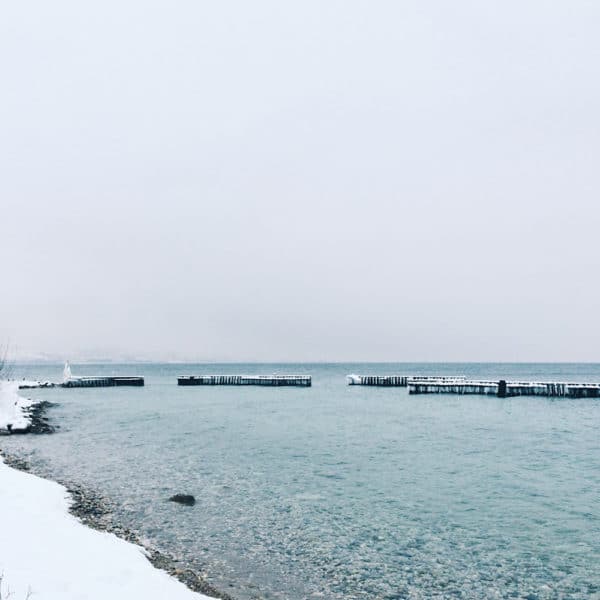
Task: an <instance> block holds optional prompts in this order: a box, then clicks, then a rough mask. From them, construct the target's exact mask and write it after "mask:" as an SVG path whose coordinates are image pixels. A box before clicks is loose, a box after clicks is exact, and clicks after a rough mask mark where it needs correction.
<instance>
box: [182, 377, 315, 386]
mask: <svg viewBox="0 0 600 600" xmlns="http://www.w3.org/2000/svg"><path fill="white" fill-rule="evenodd" d="M177 385H264V386H276V387H278V386H295V387H310V386H311V385H312V378H311V376H310V375H185V376H181V377H178V378H177Z"/></svg>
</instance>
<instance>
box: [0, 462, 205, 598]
mask: <svg viewBox="0 0 600 600" xmlns="http://www.w3.org/2000/svg"><path fill="white" fill-rule="evenodd" d="M69 501H70V500H69V496H68V493H67V491H66V490H65V488H64V487H62V486H61V485H59V484H57V483H54V482H51V481H46V480H45V479H40V478H39V477H36V476H34V475H30V474H28V473H23V472H21V471H17V470H15V469H11V468H10V467H8V466H7V465H6V464H5V463H4V462H3V461H2V459H1V458H0V532H1V538H0V540H1V541H0V574H2V573H3V574H4V583H3V589H2V592H3V593H4V594H6V593H7V588H10V592H11V593H12V595H11V599H14V600H25V598H26V596H27V594H28V592H29V591H31V598H35V599H38V600H75V599H77V600H136V599H138V598H139V599H140V600H141V599H143V600H202V599H207V596H203V595H201V594H196V593H194V592H192V591H190V590H189V589H188V588H186V587H185V586H184V585H183V584H182V583H179V582H178V581H177V580H175V579H173V578H172V577H170V576H169V575H167V573H165V572H164V571H159V570H158V569H155V568H154V567H153V566H152V565H151V564H150V563H149V562H148V560H147V559H146V557H145V555H144V551H143V549H142V548H140V547H139V546H135V545H133V544H130V543H128V542H125V541H123V540H121V539H119V538H117V537H116V536H115V535H113V534H110V533H105V532H99V531H95V530H93V529H89V528H87V527H85V526H84V525H82V524H81V523H80V522H79V521H77V519H75V517H73V516H72V515H70V514H69V512H68V507H69Z"/></svg>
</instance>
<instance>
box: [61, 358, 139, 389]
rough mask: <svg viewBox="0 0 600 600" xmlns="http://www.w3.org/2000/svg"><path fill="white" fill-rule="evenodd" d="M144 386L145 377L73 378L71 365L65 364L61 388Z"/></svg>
mask: <svg viewBox="0 0 600 600" xmlns="http://www.w3.org/2000/svg"><path fill="white" fill-rule="evenodd" d="M143 385H144V378H143V377H131V376H118V377H112V376H108V377H103V376H100V377H73V375H72V373H71V365H70V364H69V363H68V362H67V363H65V370H64V372H63V382H62V383H61V384H60V387H64V388H98V387H121V386H134V387H141V386H143Z"/></svg>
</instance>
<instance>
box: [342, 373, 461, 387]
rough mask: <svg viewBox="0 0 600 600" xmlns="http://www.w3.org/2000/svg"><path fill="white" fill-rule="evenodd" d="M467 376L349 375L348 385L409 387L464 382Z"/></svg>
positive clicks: (347, 378) (347, 377)
mask: <svg viewBox="0 0 600 600" xmlns="http://www.w3.org/2000/svg"><path fill="white" fill-rule="evenodd" d="M465 380H466V377H463V376H461V375H459V376H456V375H453V376H441V377H439V376H436V375H347V376H346V381H347V383H348V385H369V386H378V387H407V386H408V384H409V383H412V382H419V383H427V382H430V381H432V382H444V383H452V384H453V383H460V382H464V381H465Z"/></svg>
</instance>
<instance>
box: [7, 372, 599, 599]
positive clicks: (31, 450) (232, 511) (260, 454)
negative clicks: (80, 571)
mask: <svg viewBox="0 0 600 600" xmlns="http://www.w3.org/2000/svg"><path fill="white" fill-rule="evenodd" d="M73 371H74V374H75V375H85V374H106V375H108V374H114V375H119V374H122V375H126V374H140V375H144V376H145V377H146V386H145V387H144V388H140V389H134V388H120V389H119V388H105V389H84V390H82V389H70V390H65V389H53V390H31V391H28V392H27V393H28V395H30V396H32V397H35V398H41V399H45V400H50V401H53V402H56V403H58V406H56V407H54V408H52V409H51V411H50V417H51V419H52V422H53V423H55V424H58V425H59V426H60V429H59V432H58V433H57V434H55V435H50V436H22V437H11V438H6V439H3V440H2V442H1V443H2V446H3V447H6V448H7V449H8V450H13V451H18V452H22V453H24V454H25V455H27V456H28V457H29V458H30V460H31V461H32V462H33V463H34V464H35V465H36V466H37V467H38V468H41V469H42V470H43V471H44V472H45V473H47V474H48V475H51V476H54V477H60V478H63V479H67V480H71V481H74V482H79V483H82V484H85V485H88V486H91V487H93V488H95V489H97V490H98V491H100V492H102V493H104V494H105V495H107V496H108V497H109V498H111V499H112V500H114V501H115V502H116V503H117V505H118V517H119V519H120V520H122V521H123V522H124V524H126V525H128V526H130V527H133V528H135V529H137V530H138V531H140V532H141V534H142V535H143V536H145V537H146V538H147V539H149V540H150V541H152V542H153V543H155V544H156V545H157V546H159V547H160V548H162V549H164V550H167V551H169V552H173V553H175V554H176V555H177V556H180V557H182V558H183V559H184V560H185V561H186V562H187V563H189V564H190V565H192V566H194V567H195V568H197V569H198V570H200V571H201V572H202V573H204V574H205V575H206V577H207V579H209V580H210V582H211V583H213V584H214V585H215V586H216V587H218V588H221V589H223V590H225V591H228V592H229V593H231V594H232V595H233V596H235V597H236V598H239V599H240V600H250V599H252V598H265V599H267V598H268V599H279V600H302V599H305V598H311V599H313V598H314V599H316V598H327V599H334V600H337V599H339V600H341V599H362V598H369V599H378V600H384V599H386V600H392V599H399V598H436V597H437V598H448V597H462V598H509V597H516V598H565V597H568V598H581V599H583V598H590V597H594V595H596V594H599V593H600V570H599V569H598V564H599V563H600V499H599V496H598V489H600V441H599V440H600V436H599V435H598V433H599V431H598V430H599V424H600V402H599V401H598V400H589V399H588V400H573V399H547V398H535V397H524V398H508V399H498V398H495V397H484V396H455V395H430V396H409V395H408V393H407V390H406V389H405V388H367V387H359V386H351V387H349V386H346V385H345V380H344V376H345V375H346V374H348V373H350V372H357V373H361V374H387V373H397V374H440V375H443V374H462V375H467V376H469V377H473V378H500V377H504V378H509V379H520V380H527V379H531V380H534V379H535V380H557V381H565V380H572V381H600V365H590V364H581V365H575V364H572V365H561V364H544V365H527V364H519V365H512V364H462V365H460V364H437V365H434V364H411V365H408V364H402V365H392V364H381V365H376V364H364V365H356V364H352V365H350V364H347V365H344V364H331V365H328V364H317V365H309V364H295V365H257V364H250V365H231V364H228V365H185V366H182V365H158V364H157V365H129V366H127V365H94V366H92V365H89V366H86V367H83V366H75V367H73ZM15 372H16V373H17V374H19V375H22V376H25V375H27V376H35V377H36V378H37V377H39V378H44V377H48V378H53V379H58V378H60V374H61V367H58V366H56V367H28V368H27V369H25V368H18V367H17V369H16V371H15ZM273 372H277V373H280V374H283V373H295V374H311V375H312V376H313V387H312V388H308V389H302V388H298V389H296V388H252V387H242V388H240V387H193V388H180V387H177V386H176V376H177V375H181V374H202V373H249V374H252V373H262V374H269V373H273ZM176 492H184V493H192V494H194V496H195V497H196V500H197V503H196V506H195V507H193V508H191V509H190V508H185V507H181V506H178V505H175V504H173V503H169V502H167V501H166V499H167V498H168V497H169V496H170V495H172V494H173V493H176Z"/></svg>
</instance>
